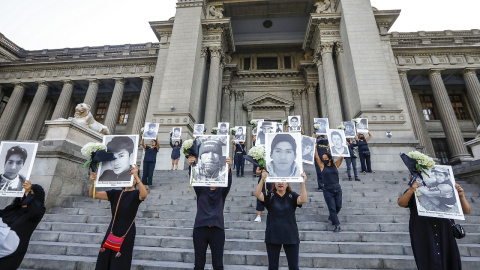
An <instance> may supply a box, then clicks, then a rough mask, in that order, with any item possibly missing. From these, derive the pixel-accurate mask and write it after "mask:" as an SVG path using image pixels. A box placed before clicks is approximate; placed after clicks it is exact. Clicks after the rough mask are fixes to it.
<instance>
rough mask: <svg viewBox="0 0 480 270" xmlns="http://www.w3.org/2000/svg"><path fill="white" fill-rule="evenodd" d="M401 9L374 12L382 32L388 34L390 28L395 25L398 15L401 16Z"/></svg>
mask: <svg viewBox="0 0 480 270" xmlns="http://www.w3.org/2000/svg"><path fill="white" fill-rule="evenodd" d="M400 12H401V10H399V9H396V10H376V11H374V12H373V15H374V16H375V21H376V22H377V27H378V29H379V32H380V34H387V32H388V30H390V28H391V27H392V26H393V24H394V23H395V21H396V20H397V18H398V16H400Z"/></svg>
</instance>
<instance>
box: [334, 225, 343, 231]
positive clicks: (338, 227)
mask: <svg viewBox="0 0 480 270" xmlns="http://www.w3.org/2000/svg"><path fill="white" fill-rule="evenodd" d="M341 230H342V228H340V225H336V226H335V229H333V232H340V231H341Z"/></svg>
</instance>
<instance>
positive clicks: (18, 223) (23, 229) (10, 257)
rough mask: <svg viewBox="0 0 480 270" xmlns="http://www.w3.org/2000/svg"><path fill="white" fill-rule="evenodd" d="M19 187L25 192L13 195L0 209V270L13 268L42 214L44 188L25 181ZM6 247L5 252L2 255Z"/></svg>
mask: <svg viewBox="0 0 480 270" xmlns="http://www.w3.org/2000/svg"><path fill="white" fill-rule="evenodd" d="M22 188H24V189H25V195H24V196H23V197H22V198H15V199H14V200H13V203H12V204H10V205H9V206H7V207H5V209H3V210H0V230H2V233H1V234H6V238H5V239H2V242H1V243H0V254H1V256H3V257H1V258H0V269H2V270H15V269H17V268H19V267H20V264H21V263H22V261H23V257H25V253H27V249H28V243H29V242H30V237H31V236H32V233H33V231H34V230H35V228H37V225H38V223H40V221H41V220H42V218H43V215H44V214H45V191H44V190H43V188H42V186H40V185H36V184H34V185H32V183H30V181H28V180H27V181H25V183H24V184H23V185H22ZM1 234H0V236H1ZM7 249H8V250H9V251H7V252H6V253H7V254H5V251H6V250H7ZM8 253H9V254H8Z"/></svg>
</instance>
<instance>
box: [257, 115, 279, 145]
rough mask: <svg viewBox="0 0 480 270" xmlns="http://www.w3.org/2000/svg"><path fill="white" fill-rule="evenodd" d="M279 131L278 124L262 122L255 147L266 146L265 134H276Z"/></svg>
mask: <svg viewBox="0 0 480 270" xmlns="http://www.w3.org/2000/svg"><path fill="white" fill-rule="evenodd" d="M276 131H277V123H275V122H269V121H262V122H260V124H259V126H258V133H257V139H256V141H255V145H265V134H268V133H275V132H276Z"/></svg>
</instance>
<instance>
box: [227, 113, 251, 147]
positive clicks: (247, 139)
mask: <svg viewBox="0 0 480 270" xmlns="http://www.w3.org/2000/svg"><path fill="white" fill-rule="evenodd" d="M251 120H252V107H249V108H248V114H247V121H251ZM232 121H233V120H232ZM252 132H253V128H251V127H250V126H248V125H247V137H246V142H245V145H246V146H247V152H248V149H250V148H252V146H253V141H252Z"/></svg>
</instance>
